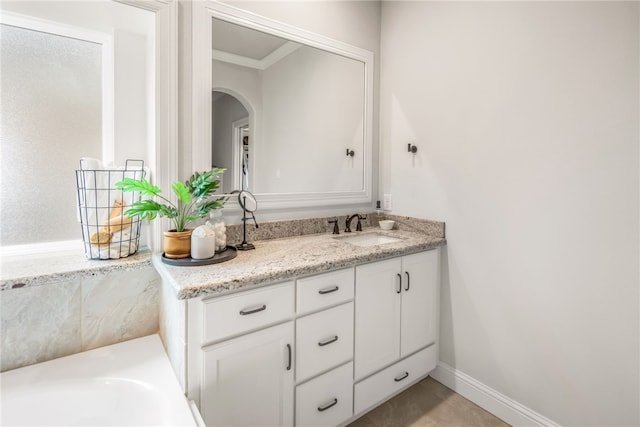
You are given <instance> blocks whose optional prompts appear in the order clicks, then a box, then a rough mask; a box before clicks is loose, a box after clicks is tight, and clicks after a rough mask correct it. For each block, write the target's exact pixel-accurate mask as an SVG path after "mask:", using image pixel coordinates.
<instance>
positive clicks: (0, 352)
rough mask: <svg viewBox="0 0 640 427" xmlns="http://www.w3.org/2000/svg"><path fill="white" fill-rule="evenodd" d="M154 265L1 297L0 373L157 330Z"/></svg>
mask: <svg viewBox="0 0 640 427" xmlns="http://www.w3.org/2000/svg"><path fill="white" fill-rule="evenodd" d="M160 284H161V281H160V276H159V275H158V273H156V271H155V269H154V268H153V267H150V266H149V267H145V268H142V269H138V270H135V271H117V272H111V273H107V274H100V273H97V274H95V275H93V276H90V277H87V278H74V279H70V280H69V281H67V282H60V283H52V284H47V285H46V286H28V287H23V288H16V289H10V290H5V291H3V292H1V293H0V316H1V317H0V320H1V331H0V332H1V334H0V370H2V371H6V370H9V369H15V368H19V367H21V366H26V365H30V364H33V363H38V362H43V361H46V360H50V359H55V358H58V357H62V356H67V355H70V354H74V353H78V352H81V351H85V350H91V349H93V348H97V347H102V346H105V345H110V344H115V343H118V342H121V341H126V340H130V339H133V338H138V337H142V336H146V335H150V334H153V333H156V332H158V305H159V292H160Z"/></svg>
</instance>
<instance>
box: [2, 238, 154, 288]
mask: <svg viewBox="0 0 640 427" xmlns="http://www.w3.org/2000/svg"><path fill="white" fill-rule="evenodd" d="M149 266H151V251H150V250H149V249H148V248H146V247H142V248H140V250H138V252H136V253H135V254H133V255H130V256H128V257H125V258H119V259H111V260H89V259H87V257H86V256H85V254H84V252H83V251H82V250H81V249H80V250H77V251H74V250H69V251H61V252H58V253H56V254H53V255H52V254H42V255H26V256H11V257H3V258H2V271H1V273H2V278H1V279H0V290H2V291H4V290H8V289H16V288H23V287H27V286H36V285H37V286H40V285H46V284H50V283H59V282H62V281H67V280H73V279H75V278H80V277H87V276H92V275H95V274H98V273H109V272H112V271H131V270H136V269H139V268H144V267H149Z"/></svg>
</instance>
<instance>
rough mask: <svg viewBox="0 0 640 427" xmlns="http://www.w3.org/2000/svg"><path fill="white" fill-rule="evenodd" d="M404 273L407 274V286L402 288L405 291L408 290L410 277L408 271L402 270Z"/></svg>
mask: <svg viewBox="0 0 640 427" xmlns="http://www.w3.org/2000/svg"><path fill="white" fill-rule="evenodd" d="M404 274H406V275H407V287H406V288H404V290H405V291H408V290H409V287H410V286H411V277H409V272H408V271H405V272H404Z"/></svg>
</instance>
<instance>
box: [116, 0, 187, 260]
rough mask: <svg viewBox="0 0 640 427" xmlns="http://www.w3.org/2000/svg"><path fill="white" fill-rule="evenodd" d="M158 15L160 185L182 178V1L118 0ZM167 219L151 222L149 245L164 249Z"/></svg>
mask: <svg viewBox="0 0 640 427" xmlns="http://www.w3.org/2000/svg"><path fill="white" fill-rule="evenodd" d="M115 1H117V2H118V3H124V4H127V5H130V6H133V7H137V8H140V9H145V10H148V11H150V12H154V13H155V15H156V26H155V29H156V37H155V39H156V43H155V60H156V63H155V73H156V91H155V145H153V146H151V147H149V150H148V153H149V159H150V162H149V169H150V171H151V179H152V181H153V183H154V184H155V185H157V186H158V187H160V188H163V189H168V188H171V183H172V182H174V181H176V180H178V165H179V161H178V155H179V154H178V49H177V43H178V1H176V0H115ZM165 229H166V227H165V224H164V222H163V221H160V220H158V221H152V222H151V230H152V231H151V236H150V237H151V238H150V239H149V240H150V241H149V245H150V246H151V250H152V251H153V252H159V251H160V250H162V233H163V231H164V230H165Z"/></svg>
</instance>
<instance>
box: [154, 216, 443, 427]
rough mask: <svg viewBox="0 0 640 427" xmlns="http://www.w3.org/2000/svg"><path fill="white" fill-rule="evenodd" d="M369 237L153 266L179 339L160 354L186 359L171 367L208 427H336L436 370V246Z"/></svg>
mask: <svg viewBox="0 0 640 427" xmlns="http://www.w3.org/2000/svg"><path fill="white" fill-rule="evenodd" d="M367 230H369V231H367ZM371 230H372V229H365V231H364V232H363V233H353V234H352V235H345V234H343V235H340V236H334V235H332V234H313V235H307V236H299V237H289V238H283V239H273V240H264V241H259V242H256V247H257V249H256V250H255V251H250V252H247V253H242V254H240V255H239V256H238V257H237V258H236V259H234V260H232V261H229V262H228V263H225V264H219V265H213V266H206V267H194V268H191V267H188V268H180V267H173V266H168V265H166V264H163V263H161V262H160V261H159V259H157V258H156V259H154V264H155V265H156V268H157V269H158V271H159V272H160V274H161V276H162V277H163V282H164V286H165V290H167V289H170V290H171V291H172V292H174V297H173V300H169V301H164V303H163V304H164V305H165V308H164V310H172V308H171V307H170V306H171V305H172V304H173V305H174V307H173V311H174V313H179V315H181V316H183V317H182V321H183V325H184V329H183V330H185V331H186V332H185V333H184V337H183V340H180V339H178V340H176V339H175V338H176V337H171V336H167V337H165V338H166V340H167V341H169V342H168V347H171V345H172V344H171V343H173V344H174V345H177V346H178V347H180V346H182V345H183V346H184V347H183V348H182V350H184V352H181V351H180V350H181V348H178V350H177V351H174V352H172V351H171V349H169V354H170V355H171V354H172V353H173V354H175V355H177V357H178V358H179V357H180V355H183V354H185V353H186V357H185V359H184V360H177V361H174V362H175V363H174V368H175V367H178V369H177V371H178V376H179V377H180V376H181V375H182V376H183V378H182V380H183V381H184V383H183V384H184V387H185V391H186V393H187V396H188V398H189V399H193V400H194V401H195V402H197V403H198V406H199V409H200V412H201V414H202V416H203V418H204V420H205V422H206V423H207V425H208V426H217V425H231V424H235V425H238V424H239V425H251V424H253V425H257V424H259V425H300V426H302V425H305V426H307V425H324V426H327V425H343V424H346V423H347V422H349V421H352V420H354V419H355V418H357V417H358V416H360V415H362V414H364V413H365V412H367V411H368V410H370V409H372V408H373V407H375V406H377V405H379V404H380V403H382V402H384V401H385V400H387V399H388V398H390V397H391V396H393V395H395V394H397V393H398V392H399V391H401V390H403V389H405V388H406V387H408V386H409V385H411V384H413V383H415V382H416V381H418V380H420V379H422V378H424V377H425V376H426V375H427V374H428V373H429V372H430V371H431V370H433V369H434V368H435V367H436V363H437V361H438V336H437V335H438V315H439V314H438V313H439V311H438V310H439V308H438V302H439V287H440V272H439V265H440V249H439V246H442V245H443V244H444V243H445V240H444V237H443V236H433V235H429V234H424V233H420V232H415V231H412V232H409V231H400V230H395V231H389V232H380V231H371ZM358 236H359V237H358ZM357 237H358V238H357ZM363 237H364V239H363ZM350 239H352V240H353V242H357V241H367V242H369V243H365V244H363V245H358V244H353V243H349V240H350ZM377 242H385V243H377ZM166 294H167V292H165V295H166ZM165 299H167V298H166V297H165ZM176 307H178V308H177V309H176ZM180 307H181V308H180ZM172 322H173V321H172ZM180 368H182V370H181V369H180Z"/></svg>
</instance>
